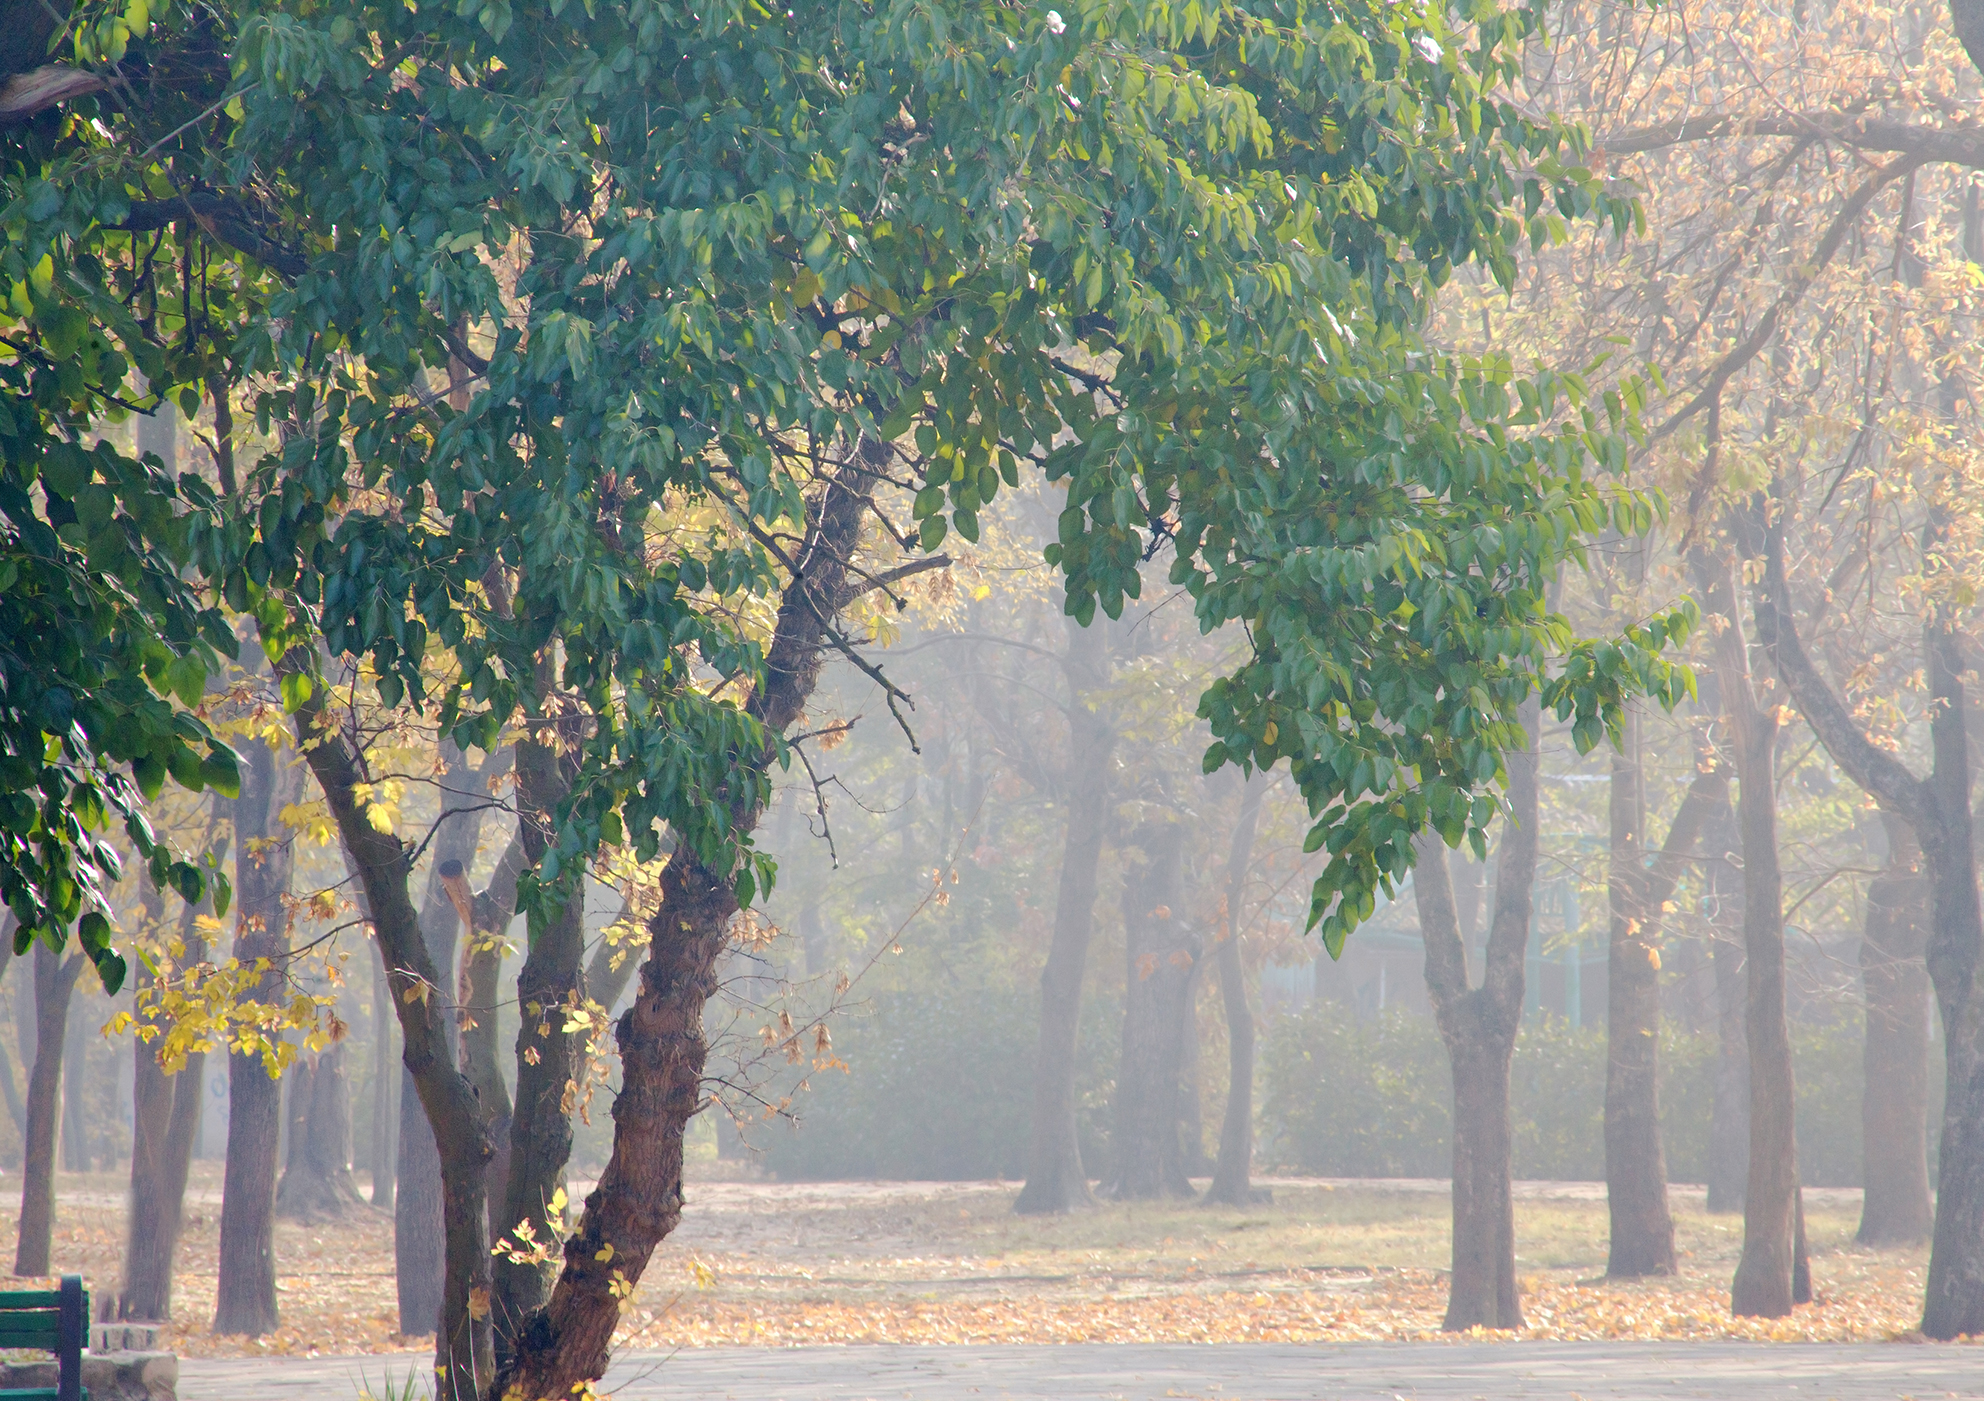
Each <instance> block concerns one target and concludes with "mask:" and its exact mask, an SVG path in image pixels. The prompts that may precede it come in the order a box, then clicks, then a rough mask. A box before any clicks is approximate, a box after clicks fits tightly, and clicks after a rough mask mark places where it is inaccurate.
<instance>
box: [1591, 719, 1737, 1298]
mask: <svg viewBox="0 0 1984 1401" xmlns="http://www.w3.org/2000/svg"><path fill="white" fill-rule="evenodd" d="M1645 782H1646V779H1645V770H1644V767H1643V765H1642V761H1641V756H1640V718H1639V711H1638V708H1637V707H1636V706H1635V707H1630V708H1629V709H1628V710H1627V713H1626V724H1625V743H1624V746H1623V748H1622V750H1621V752H1618V753H1615V754H1614V755H1613V757H1612V795H1611V796H1612V802H1611V819H1612V823H1611V825H1612V841H1611V858H1612V859H1611V871H1610V880H1609V885H1610V903H1611V916H1612V920H1611V937H1610V942H1609V952H1608V955H1607V965H1606V967H1607V973H1606V1001H1607V1004H1608V1006H1607V1021H1606V1048H1607V1055H1606V1072H1605V1200H1606V1207H1607V1211H1608V1213H1609V1215H1610V1217H1611V1226H1612V1239H1611V1249H1610V1251H1609V1252H1608V1254H1607V1258H1606V1264H1605V1273H1606V1275H1607V1276H1608V1277H1609V1278H1612V1279H1633V1278H1637V1277H1640V1276H1643V1275H1669V1274H1673V1273H1674V1217H1673V1214H1672V1213H1671V1212H1670V1211H1669V1209H1668V1205H1667V1151H1666V1148H1665V1146H1664V1145H1663V1143H1662V1142H1661V1137H1660V928H1661V924H1662V922H1663V921H1664V919H1665V914H1664V911H1665V909H1666V907H1667V904H1668V901H1669V899H1670V897H1671V896H1672V895H1673V893H1674V887H1675V885H1676V884H1677V883H1678V882H1679V880H1680V878H1681V872H1682V870H1683V868H1684V867H1685V865H1686V862H1687V859H1688V857H1689V854H1690V853H1691V852H1692V851H1693V850H1694V847H1695V841H1696V838H1697V837H1698V836H1699V835H1700V833H1701V829H1702V822H1703V820H1704V819H1705V818H1706V817H1707V816H1708V814H1709V813H1710V812H1712V811H1714V810H1715V809H1716V808H1718V807H1725V806H1727V805H1728V802H1729V780H1728V777H1727V775H1726V774H1725V773H1724V772H1723V770H1722V768H1721V766H1720V765H1719V764H1717V763H1715V762H1714V760H1713V759H1712V758H1707V759H1705V760H1704V761H1703V762H1701V763H1699V764H1698V765H1697V772H1696V774H1695V778H1694V781H1693V782H1692V783H1690V784H1689V786H1688V792H1687V796H1686V797H1684V798H1683V799H1682V800H1681V808H1680V811H1679V812H1677V813H1675V815H1674V822H1673V824H1672V826H1670V827H1669V828H1668V832H1667V841H1666V844H1665V845H1664V846H1663V847H1662V848H1661V851H1660V854H1659V856H1658V857H1657V858H1656V859H1655V861H1654V863H1653V866H1652V867H1651V868H1650V869H1649V867H1648V866H1647V862H1646V858H1645V854H1644V853H1645V837H1644V831H1645V826H1646V797H1645Z"/></svg>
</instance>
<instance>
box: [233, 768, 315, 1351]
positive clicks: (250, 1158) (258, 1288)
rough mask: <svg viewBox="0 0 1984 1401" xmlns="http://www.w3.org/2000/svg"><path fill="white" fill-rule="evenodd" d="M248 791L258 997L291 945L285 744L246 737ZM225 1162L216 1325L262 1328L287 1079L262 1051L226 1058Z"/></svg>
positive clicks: (247, 896) (241, 899) (244, 793)
mask: <svg viewBox="0 0 1984 1401" xmlns="http://www.w3.org/2000/svg"><path fill="white" fill-rule="evenodd" d="M243 747H244V749H245V751H246V752H245V754H244V758H245V759H246V760H247V762H246V763H245V764H243V765H242V772H241V796H240V797H238V798H236V799H235V800H234V802H233V804H232V807H233V818H234V900H235V909H236V912H237V913H236V916H235V918H236V924H235V936H234V957H235V958H237V959H239V960H240V962H241V964H242V965H243V966H244V967H252V966H253V965H254V964H255V962H256V961H257V960H258V959H268V960H269V961H270V965H271V966H270V968H269V971H268V972H267V973H265V974H264V975H263V977H262V978H261V980H260V982H259V983H258V984H257V986H256V990H255V994H254V995H255V996H256V997H257V998H259V999H260V1000H262V1001H275V1000H277V999H280V998H281V997H282V996H283V973H282V968H281V964H282V962H283V960H284V959H285V958H286V957H287V955H288V953H289V909H288V906H287V904H286V903H285V898H286V897H287V896H288V894H289V883H290V872H291V868H292V866H293V864H294V862H293V847H292V843H291V841H290V840H289V834H288V830H287V829H286V828H284V827H283V825H282V823H281V820H280V818H279V817H278V815H277V814H279V813H280V812H281V811H282V810H283V808H284V807H286V806H288V805H290V804H292V803H294V802H295V801H296V800H297V798H298V797H299V796H301V793H302V789H303V770H302V768H301V766H300V765H297V764H294V763H292V762H291V758H292V756H291V755H290V753H289V752H288V751H287V750H281V751H279V750H276V749H273V748H271V747H270V746H268V745H267V744H262V743H259V742H257V743H251V744H248V745H245V746H243ZM228 1071H229V1073H228V1091H227V1106H228V1115H227V1162H226V1166H225V1167H224V1168H223V1170H222V1177H221V1207H220V1263H219V1267H218V1274H219V1292H218V1295H217V1297H216V1300H215V1306H214V1331H215V1332H216V1333H237V1334H245V1335H247V1336H249V1337H260V1336H262V1335H263V1334H264V1333H270V1332H273V1331H274V1330H275V1328H276V1325H277V1323H278V1322H279V1315H278V1312H277V1308H276V1168H277V1163H276V1150H277V1148H278V1146H279V1142H280V1139H281V1137H282V1084H281V1082H280V1081H279V1080H277V1079H275V1078H274V1077H272V1076H271V1075H270V1074H269V1073H268V1071H267V1069H266V1068H265V1066H264V1065H263V1063H262V1056H261V1053H260V1052H249V1053H247V1054H243V1053H240V1052H235V1053H233V1054H232V1058H231V1059H230V1061H229V1064H228Z"/></svg>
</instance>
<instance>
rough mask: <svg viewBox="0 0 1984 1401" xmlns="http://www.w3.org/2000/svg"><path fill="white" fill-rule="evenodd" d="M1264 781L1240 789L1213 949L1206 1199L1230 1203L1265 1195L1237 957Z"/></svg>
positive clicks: (1247, 1017) (1248, 1019) (1249, 1016)
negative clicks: (1219, 1090) (1219, 1107)
mask: <svg viewBox="0 0 1984 1401" xmlns="http://www.w3.org/2000/svg"><path fill="white" fill-rule="evenodd" d="M1266 796H1267V784H1265V783H1248V784H1245V785H1244V786H1243V787H1242V788H1241V790H1240V811H1239V816H1238V820H1237V821H1235V823H1234V824H1233V841H1232V844H1231V846H1230V847H1229V848H1228V851H1227V857H1226V898H1225V899H1224V901H1223V902H1222V903H1221V911H1220V912H1221V919H1220V926H1221V927H1220V930H1219V933H1218V934H1217V936H1216V941H1217V946H1216V949H1215V951H1214V954H1213V966H1214V967H1216V968H1217V969H1218V970H1219V998H1220V1004H1221V1006H1222V1007H1223V1008H1224V1009H1225V1012H1226V1040H1227V1084H1226V1112H1225V1115H1224V1116H1223V1117H1222V1119H1221V1121H1220V1126H1219V1157H1218V1159H1217V1161H1216V1162H1215V1163H1214V1165H1213V1175H1212V1183H1211V1185H1210V1186H1208V1187H1207V1188H1206V1200H1207V1201H1209V1202H1224V1203H1226V1204H1227V1205H1229V1206H1250V1205H1253V1204H1254V1203H1255V1202H1257V1201H1260V1200H1263V1199H1264V1198H1265V1192H1266V1189H1265V1188H1257V1187H1255V1186H1254V1185H1253V1183H1252V1181H1251V1178H1252V1175H1253V1160H1254V1013H1253V1009H1252V1008H1251V1007H1250V1006H1249V1005H1248V1003H1247V974H1246V967H1245V965H1244V964H1243V963H1242V962H1241V960H1240V933H1241V931H1242V930H1243V929H1244V928H1246V920H1245V917H1244V916H1245V910H1246V897H1247V873H1248V869H1249V867H1250V866H1251V865H1252V864H1253V859H1254V834H1255V832H1257V831H1258V830H1259V828H1260V823H1261V801H1262V799H1263V798H1265V797H1266Z"/></svg>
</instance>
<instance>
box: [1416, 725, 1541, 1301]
mask: <svg viewBox="0 0 1984 1401" xmlns="http://www.w3.org/2000/svg"><path fill="white" fill-rule="evenodd" d="M1522 718H1523V724H1524V727H1525V728H1526V729H1527V731H1528V737H1529V743H1528V745H1527V746H1526V747H1525V748H1524V750H1523V751H1522V752H1520V753H1516V754H1510V755H1508V756H1507V757H1506V760H1505V763H1506V765H1507V769H1508V802H1509V820H1508V824H1507V826H1506V828H1505V830H1504V832H1503V835H1502V840H1501V843H1500V846H1501V850H1500V851H1499V853H1498V863H1499V864H1498V869H1497V870H1496V873H1495V907H1494V913H1493V915H1492V916H1491V918H1490V921H1489V925H1488V951H1487V957H1486V959H1485V960H1484V963H1485V966H1484V968H1483V969H1482V977H1481V983H1480V985H1479V986H1478V987H1470V986H1469V978H1468V968H1467V948H1466V945H1465V944H1464V943H1463V942H1462V940H1461V930H1460V917H1459V914H1458V912H1457V910H1456V909H1455V906H1454V888H1453V878H1452V876H1451V875H1450V874H1449V871H1448V866H1447V848H1446V846H1445V844H1444V843H1443V842H1442V841H1441V839H1440V838H1439V837H1438V836H1437V835H1436V834H1433V833H1431V832H1428V833H1426V834H1425V835H1423V836H1421V837H1420V838H1419V839H1418V840H1417V841H1415V842H1414V844H1413V847H1414V851H1415V853H1416V856H1417V860H1416V862H1415V865H1414V868H1413V876H1412V890H1413V899H1414V903H1415V904H1416V905H1417V907H1418V911H1419V931H1420V936H1421V938H1422V940H1423V942H1424V943H1425V945H1426V991H1427V994H1428V996H1429V997H1430V998H1431V999H1432V1002H1433V1016H1434V1019H1435V1021H1436V1022H1437V1023H1438V1024H1439V1028H1440V1040H1441V1041H1442V1042H1443V1043H1444V1044H1445V1046H1446V1049H1447V1060H1448V1063H1449V1064H1450V1065H1451V1066H1452V1068H1453V1087H1454V1118H1453V1160H1454V1167H1453V1211H1454V1225H1453V1273H1452V1276H1451V1283H1450V1288H1449V1292H1448V1295H1447V1316H1446V1320H1445V1322H1444V1323H1443V1324H1442V1325H1441V1326H1442V1327H1443V1328H1445V1329H1447V1330H1448V1331H1450V1332H1452V1331H1460V1330H1463V1329H1467V1328H1474V1327H1481V1328H1520V1327H1522V1326H1523V1325H1522V1300H1521V1296H1520V1294H1519V1292H1518V1290H1517V1287H1516V1247H1515V1236H1516V1224H1515V1195H1514V1190H1513V1184H1512V1183H1511V1181H1510V1165H1509V1058H1510V1057H1511V1056H1512V1055H1513V1054H1514V1052H1515V1044H1516V1032H1517V1031H1518V1030H1519V1029H1520V1028H1521V1026H1522V994H1523V960H1524V958H1525V956H1526V955H1527V953H1528V950H1529V933H1530V919H1531V914H1532V892H1533V888H1534V886H1535V883H1536V852H1537V824H1538V806H1537V768H1538V760H1539V757H1540V756H1539V752H1538V740H1539V735H1540V731H1541V729H1542V717H1541V712H1540V708H1539V706H1538V704H1537V702H1536V701H1534V700H1531V701H1528V702H1526V703H1525V704H1524V706H1523V711H1522Z"/></svg>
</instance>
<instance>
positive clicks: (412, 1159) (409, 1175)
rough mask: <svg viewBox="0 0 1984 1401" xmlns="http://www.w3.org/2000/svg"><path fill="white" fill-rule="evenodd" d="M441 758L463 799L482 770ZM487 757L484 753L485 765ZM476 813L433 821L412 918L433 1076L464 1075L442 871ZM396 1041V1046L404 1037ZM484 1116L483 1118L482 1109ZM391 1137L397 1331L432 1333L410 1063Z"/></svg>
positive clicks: (432, 1241)
mask: <svg viewBox="0 0 1984 1401" xmlns="http://www.w3.org/2000/svg"><path fill="white" fill-rule="evenodd" d="M441 759H442V763H443V764H444V765H445V768H444V769H443V772H442V783H443V785H444V788H443V791H444V792H445V793H447V794H450V795H456V796H455V797H454V798H453V799H452V800H453V801H455V802H461V803H466V799H464V798H462V797H460V796H459V795H462V794H466V793H471V792H474V791H476V789H477V787H478V786H479V785H480V784H486V781H487V779H486V777H485V775H484V774H483V773H482V772H479V771H478V770H476V769H475V768H473V767H471V766H470V765H469V762H468V760H467V758H466V757H465V756H464V755H463V754H462V752H461V750H460V749H459V748H458V747H457V746H455V745H454V744H452V743H448V744H443V745H442V746H441ZM494 762H495V760H494V758H493V757H492V759H491V763H494ZM484 811H485V810H484V809H482V808H480V807H474V806H465V807H459V808H455V809H453V810H451V811H450V812H449V814H448V815H447V816H446V817H444V818H443V819H442V821H441V822H440V824H439V825H438V826H437V827H436V829H435V832H434V843H433V846H432V848H431V852H432V856H433V865H432V866H431V867H430V868H429V869H428V874H427V889H426V892H425V895H424V897H423V898H422V901H421V905H420V913H419V916H418V929H419V932H420V937H421V941H422V945H423V947H424V950H425V953H426V956H427V958H428V960H429V961H430V962H431V963H432V964H433V967H434V970H435V978H436V986H437V987H439V988H440V989H441V990H442V991H441V995H440V997H439V999H438V1000H437V1004H436V1009H437V1012H438V1013H440V1014H441V1015H445V1017H446V1019H447V1022H448V1024H449V1026H450V1027H452V1028H454V1031H453V1034H451V1035H450V1036H449V1037H448V1038H447V1045H446V1047H445V1048H443V1049H445V1051H446V1055H447V1059H446V1062H445V1064H437V1065H436V1066H435V1076H436V1078H437V1080H445V1079H447V1078H448V1077H451V1076H453V1075H455V1074H457V1073H462V1074H465V1073H466V1072H465V1071H463V1070H462V1069H461V1067H460V1066H459V1062H458V1060H457V1055H458V1052H459V1050H460V1041H461V1034H460V1022H459V1009H458V1008H457V1007H456V1006H455V1002H456V990H457V988H458V986H459V978H458V976H457V971H456V969H457V961H458V960H457V954H458V950H457V947H456V946H457V944H458V943H459V942H460V941H461V935H462V933H463V929H462V919H461V913H460V909H459V907H458V905H457V901H456V897H455V895H454V894H453V893H451V892H450V890H449V888H448V886H449V882H448V881H447V880H446V879H444V878H443V876H442V872H443V871H444V870H446V869H448V868H450V867H452V868H454V869H456V870H458V871H460V870H466V869H467V868H468V867H470V866H472V865H473V864H474V862H475V852H476V847H477V846H478V845H479V844H480V841H481V837H482V818H483V813H484ZM401 1044H402V1047H404V1044H405V1042H404V1039H403V1040H402V1043H401ZM416 1049H417V1048H416ZM470 1085H471V1087H472V1085H473V1082H472V1081H471V1082H470ZM484 1122H485V1124H486V1123H487V1116H486V1114H485V1116H484ZM394 1139H395V1142H396V1147H397V1150H398V1151H397V1155H396V1158H397V1169H398V1179H399V1180H398V1183H397V1185H396V1187H395V1190H394V1194H393V1266H394V1269H393V1273H394V1277H395V1280H396V1282H397V1285H398V1293H399V1315H400V1331H401V1332H402V1333H405V1334H407V1335H409V1336H414V1337H418V1336H420V1335H422V1334H426V1333H432V1332H434V1330H435V1320H436V1319H438V1318H439V1317H440V1316H441V1313H442V1310H443V1309H444V1307H445V1306H446V1302H447V1280H448V1269H449V1258H448V1241H447V1234H446V1217H447V1191H446V1184H445V1182H444V1181H443V1164H442V1157H441V1151H440V1149H439V1148H438V1147H437V1146H436V1144H435V1141H434V1129H433V1127H432V1125H431V1124H430V1123H429V1122H428V1111H427V1105H426V1101H425V1099H424V1097H423V1096H422V1094H421V1092H420V1090H419V1088H418V1087H417V1085H416V1084H415V1081H414V1077H413V1072H412V1070H411V1069H410V1068H409V1069H407V1070H406V1071H405V1073H404V1074H403V1075H402V1077H401V1080H400V1086H399V1124H398V1127H397V1129H396V1131H395V1133H394ZM488 1168H489V1164H488V1162H487V1160H485V1161H484V1162H483V1163H482V1165H481V1174H482V1182H481V1188H482V1192H483V1219H484V1230H485V1232H486V1231H487V1229H488V1223H489V1221H491V1220H493V1219H494V1213H493V1212H492V1211H491V1210H490V1208H489V1195H488V1180H487V1174H488ZM438 1346H439V1344H437V1347H438Z"/></svg>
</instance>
